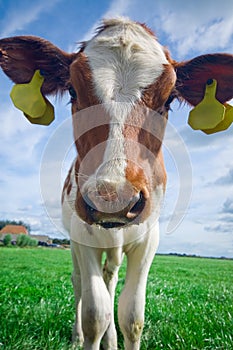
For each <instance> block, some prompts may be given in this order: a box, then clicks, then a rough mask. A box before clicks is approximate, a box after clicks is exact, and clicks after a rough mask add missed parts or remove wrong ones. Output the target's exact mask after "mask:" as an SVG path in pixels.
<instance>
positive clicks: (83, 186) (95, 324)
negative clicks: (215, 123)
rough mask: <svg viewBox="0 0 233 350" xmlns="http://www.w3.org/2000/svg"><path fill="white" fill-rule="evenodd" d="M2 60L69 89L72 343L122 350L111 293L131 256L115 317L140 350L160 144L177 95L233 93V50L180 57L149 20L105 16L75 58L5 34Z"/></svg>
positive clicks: (25, 75)
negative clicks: (208, 89) (211, 89)
mask: <svg viewBox="0 0 233 350" xmlns="http://www.w3.org/2000/svg"><path fill="white" fill-rule="evenodd" d="M0 65H1V67H2V69H3V70H4V72H5V73H6V74H7V75H8V76H9V77H10V78H11V79H12V80H13V81H14V82H16V83H18V84H19V83H21V84H22V83H23V84H27V83H28V82H29V81H30V80H31V79H32V76H33V75H34V73H35V71H36V70H40V72H41V74H42V75H43V77H44V83H43V85H42V87H41V94H42V96H45V95H48V94H51V93H58V92H61V93H62V92H64V91H66V90H69V92H70V95H71V103H72V114H73V129H74V140H75V145H76V149H77V157H76V159H75V160H74V162H73V164H72V166H71V169H70V171H69V173H68V176H67V178H66V181H65V184H64V188H63V193H62V208H63V221H64V225H65V227H66V228H67V230H68V231H69V232H70V238H71V251H72V259H73V266H74V272H73V275H72V282H73V286H74V293H75V301H76V310H77V313H76V322H75V326H74V331H73V339H74V340H76V338H77V339H78V341H79V343H80V344H81V345H83V347H84V349H86V350H87V349H88V350H98V349H99V348H100V344H101V342H102V345H103V347H104V349H108V350H113V349H117V333H116V329H115V323H114V295H115V287H116V284H117V279H118V270H119V267H120V265H121V263H122V260H123V257H124V255H125V256H126V258H127V270H126V277H125V285H124V288H123V290H122V292H121V295H120V298H119V303H118V320H119V325H120V329H121V331H122V333H123V335H124V342H125V349H126V350H137V349H139V348H140V337H141V333H142V329H143V323H144V307H145V293H146V281H147V276H148V272H149V268H150V265H151V263H152V260H153V257H154V255H155V253H156V249H157V247H158V242H159V225H158V218H159V212H160V206H161V202H162V200H163V195H164V191H165V187H166V172H165V168H164V163H163V156H162V150H161V146H162V140H163V136H164V132H165V128H166V122H167V116H168V110H169V106H170V103H171V102H172V100H173V99H174V98H179V99H180V100H182V99H184V100H186V101H188V102H189V103H190V104H192V105H194V106H195V105H196V104H198V103H199V102H200V101H201V100H202V98H203V96H204V91H205V84H206V82H207V81H208V80H209V79H215V80H216V81H217V83H218V90H217V92H216V98H217V99H218V101H219V102H221V103H225V102H226V101H227V100H229V99H230V98H232V96H233V88H232V86H233V74H232V73H233V56H232V55H229V54H212V55H203V56H200V57H197V58H194V59H193V60H190V61H187V62H181V63H178V62H176V61H174V60H172V59H171V57H170V55H169V53H168V51H167V50H166V49H165V48H163V47H162V46H161V45H160V44H159V43H158V41H157V39H156V37H155V36H154V34H153V33H152V32H151V31H150V30H149V29H148V28H147V27H146V26H145V25H142V24H139V23H135V22H132V21H130V20H128V19H124V18H121V19H112V20H106V21H104V22H103V25H102V26H101V27H100V28H99V29H98V32H97V34H96V36H95V37H94V38H92V39H91V40H90V41H88V42H85V43H83V44H82V45H81V48H80V50H79V51H78V52H77V53H72V54H68V53H65V52H63V51H62V50H60V49H59V48H57V47H56V46H54V45H53V44H51V43H49V42H48V41H46V40H44V39H41V38H37V37H33V36H21V37H13V38H6V39H1V40H0ZM229 72H231V74H230V76H229ZM203 118H204V116H203ZM103 254H105V256H106V260H105V262H104V264H103V263H102V262H103Z"/></svg>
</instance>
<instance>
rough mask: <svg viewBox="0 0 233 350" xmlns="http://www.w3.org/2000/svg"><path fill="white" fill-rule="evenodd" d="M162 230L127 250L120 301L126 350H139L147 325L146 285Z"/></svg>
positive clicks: (156, 231) (148, 234) (119, 318)
mask: <svg viewBox="0 0 233 350" xmlns="http://www.w3.org/2000/svg"><path fill="white" fill-rule="evenodd" d="M154 230H155V231H154ZM158 235H159V232H158V227H156V229H155V227H154V228H153V232H152V231H151V232H148V233H147V234H146V235H145V237H144V239H143V241H142V242H138V243H133V244H131V245H129V246H128V248H126V250H125V253H126V255H127V273H126V282H125V286H124V289H123V291H122V293H121V295H120V298H119V304H118V320H119V325H120V328H121V331H122V333H123V335H124V343H125V350H139V349H140V339H141V334H142V330H143V325H144V310H145V295H146V282H147V277H148V273H149V269H150V266H151V263H152V261H153V258H154V255H155V253H156V250H157V247H158Z"/></svg>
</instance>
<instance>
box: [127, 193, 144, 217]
mask: <svg viewBox="0 0 233 350" xmlns="http://www.w3.org/2000/svg"><path fill="white" fill-rule="evenodd" d="M145 203H146V200H145V197H144V195H143V192H142V191H141V192H139V193H138V194H137V196H135V197H134V199H133V200H132V201H131V204H132V205H131V208H130V210H129V211H128V213H127V214H126V217H127V218H128V219H133V218H135V217H136V216H138V215H139V214H140V213H141V212H142V211H143V209H144V207H145Z"/></svg>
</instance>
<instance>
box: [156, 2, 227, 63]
mask: <svg viewBox="0 0 233 350" xmlns="http://www.w3.org/2000/svg"><path fill="white" fill-rule="evenodd" d="M160 16H161V17H160V22H159V24H160V28H161V31H162V32H164V33H165V34H166V36H167V38H168V40H169V41H170V43H171V44H173V45H172V46H173V49H174V50H175V51H176V53H177V55H178V57H180V58H184V57H185V56H186V55H189V54H190V53H192V52H194V51H195V52H197V53H206V52H208V51H213V50H214V51H215V50H217V49H218V50H222V49H226V48H229V49H232V41H233V40H232V35H233V3H231V2H229V1H228V0H222V1H215V2H214V3H213V1H211V0H207V1H200V0H199V1H189V2H186V3H185V4H184V2H183V1H181V0H180V1H176V3H175V6H174V2H173V1H165V2H162V3H161V2H160ZM155 25H156V23H155Z"/></svg>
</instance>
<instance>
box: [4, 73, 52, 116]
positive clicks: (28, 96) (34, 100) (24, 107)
mask: <svg viewBox="0 0 233 350" xmlns="http://www.w3.org/2000/svg"><path fill="white" fill-rule="evenodd" d="M43 82H44V77H43V76H42V75H41V74H40V71H39V70H36V71H35V73H34V75H33V77H32V80H31V81H30V82H29V83H27V84H16V85H14V86H13V88H12V90H11V93H10V97H11V99H12V101H13V103H14V105H15V107H16V108H18V109H20V110H21V111H22V112H24V113H26V114H27V115H29V116H30V117H31V118H38V117H41V116H43V115H44V113H45V110H46V101H45V100H44V97H43V96H42V94H41V91H40V89H41V86H42V84H43Z"/></svg>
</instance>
